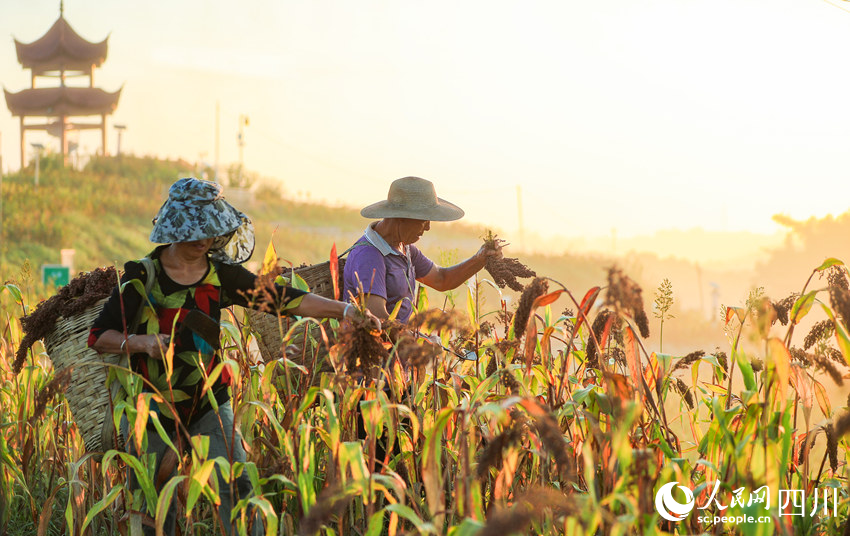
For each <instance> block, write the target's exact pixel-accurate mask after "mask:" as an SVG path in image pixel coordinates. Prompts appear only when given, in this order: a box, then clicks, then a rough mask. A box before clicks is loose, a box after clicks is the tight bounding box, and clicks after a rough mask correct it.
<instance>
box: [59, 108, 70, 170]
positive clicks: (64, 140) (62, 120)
mask: <svg viewBox="0 0 850 536" xmlns="http://www.w3.org/2000/svg"><path fill="white" fill-rule="evenodd" d="M67 121H68V120H67V118H66V117H65V116H64V115H60V116H59V129H60V131H59V132H60V133H59V140H60V142H61V144H62V166H63V167H64V166H67V165H68V132H67V130H66V129H65V127H66V125H67Z"/></svg>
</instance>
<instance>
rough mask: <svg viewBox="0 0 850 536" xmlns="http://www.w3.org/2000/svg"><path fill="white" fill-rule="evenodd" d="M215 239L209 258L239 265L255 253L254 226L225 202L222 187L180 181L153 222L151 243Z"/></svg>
mask: <svg viewBox="0 0 850 536" xmlns="http://www.w3.org/2000/svg"><path fill="white" fill-rule="evenodd" d="M206 238H215V241H214V242H213V245H212V247H211V248H210V257H212V258H213V259H214V260H218V261H221V262H224V263H227V264H240V263H243V262H245V261H247V260H248V259H249V258H251V254H252V253H253V252H254V226H253V225H252V224H251V220H250V219H249V218H248V216H246V215H245V214H244V213H242V212H240V211H238V210H236V209H235V208H233V206H232V205H231V204H230V203H228V202H227V201H225V200H224V195H222V193H221V186H220V185H218V184H216V183H214V182H210V181H204V180H199V179H195V178H185V179H180V180H178V181H177V182H175V183H174V184H172V185H171V188H170V189H169V190H168V199H167V200H166V201H165V203H163V205H162V207H161V208H160V209H159V213H157V215H156V218H154V219H153V230H151V236H150V240H151V242H154V243H156V244H171V243H175V242H192V241H195V240H204V239H206Z"/></svg>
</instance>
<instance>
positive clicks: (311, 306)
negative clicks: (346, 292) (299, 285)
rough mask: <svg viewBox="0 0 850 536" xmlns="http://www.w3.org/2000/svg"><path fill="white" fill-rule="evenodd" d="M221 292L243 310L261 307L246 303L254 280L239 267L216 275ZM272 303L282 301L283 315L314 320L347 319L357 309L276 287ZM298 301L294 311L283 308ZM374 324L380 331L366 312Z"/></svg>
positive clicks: (291, 308) (246, 271) (250, 274)
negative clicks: (218, 278) (225, 293)
mask: <svg viewBox="0 0 850 536" xmlns="http://www.w3.org/2000/svg"><path fill="white" fill-rule="evenodd" d="M219 276H220V280H221V284H222V288H224V289H225V290H226V291H228V293H229V295H230V296H231V299H232V301H233V303H235V304H236V305H242V306H243V307H248V306H252V307H259V306H261V302H260V303H249V299H248V298H247V297H246V295H247V294H248V293H249V292H250V291H252V290H254V286H255V284H256V280H257V276H256V275H255V274H252V273H251V272H249V271H248V270H246V269H245V268H244V267H242V266H229V267H227V268H225V269H223V270H220V271H219ZM275 294H276V296H275V299H277V300H279V301H282V302H283V304H282V305H283V306H284V307H285V309H284V311H283V312H285V313H286V314H295V315H298V316H310V317H313V318H349V317H353V316H354V315H356V314H358V311H357V307H355V306H354V305H353V304H350V303H344V302H341V301H336V300H329V299H328V298H323V297H322V296H318V295H316V294H312V293H309V292H304V291H301V290H298V289H295V288H292V287H288V286H286V287H283V286H280V285H275ZM295 300H299V301H298V302H297V305H295V306H294V307H292V306H290V307H286V304H287V303H289V302H295ZM366 316H367V317H370V318H371V319H372V322H373V324H375V326H376V327H377V328H378V329H380V328H381V321H380V320H378V319H377V318H376V317H375V316H374V315H373V314H372V313H370V312H368V311H367V312H366Z"/></svg>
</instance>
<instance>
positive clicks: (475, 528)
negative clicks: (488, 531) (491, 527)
mask: <svg viewBox="0 0 850 536" xmlns="http://www.w3.org/2000/svg"><path fill="white" fill-rule="evenodd" d="M483 528H484V523H482V522H480V521H478V520H476V519H470V518H468V517H467V518H464V520H463V521H462V522H461V523H460V525H455V526H454V527H452V528H450V529H449V532H448V536H474V535H475V534H478V533H479V532H481V529H483Z"/></svg>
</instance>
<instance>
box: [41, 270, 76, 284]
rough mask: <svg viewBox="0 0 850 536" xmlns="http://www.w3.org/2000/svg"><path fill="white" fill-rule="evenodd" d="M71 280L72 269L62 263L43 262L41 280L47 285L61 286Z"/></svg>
mask: <svg viewBox="0 0 850 536" xmlns="http://www.w3.org/2000/svg"><path fill="white" fill-rule="evenodd" d="M70 281H71V269H70V268H69V267H67V266H62V265H61V264H42V265H41V282H42V283H44V284H45V285H53V286H56V287H61V286H64V285H67V284H68V283H69V282H70Z"/></svg>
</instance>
